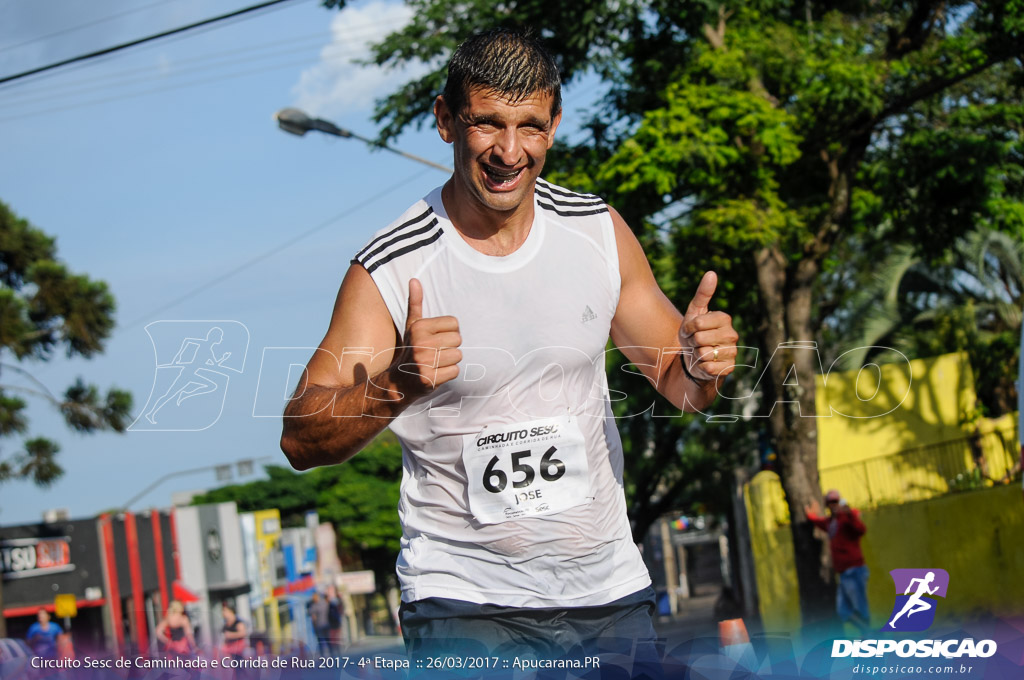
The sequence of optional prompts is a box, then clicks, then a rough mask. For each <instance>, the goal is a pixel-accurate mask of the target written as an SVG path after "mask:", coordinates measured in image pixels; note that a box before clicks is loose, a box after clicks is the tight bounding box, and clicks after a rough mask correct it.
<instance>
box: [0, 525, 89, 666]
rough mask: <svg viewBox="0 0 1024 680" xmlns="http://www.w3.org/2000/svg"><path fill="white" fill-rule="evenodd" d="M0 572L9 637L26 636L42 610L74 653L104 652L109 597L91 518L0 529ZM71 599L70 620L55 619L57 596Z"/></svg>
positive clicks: (67, 618) (4, 613)
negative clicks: (69, 639)
mask: <svg viewBox="0 0 1024 680" xmlns="http://www.w3.org/2000/svg"><path fill="white" fill-rule="evenodd" d="M0 573H2V578H3V616H4V619H5V620H6V623H7V635H8V636H9V637H14V638H24V637H25V634H26V633H27V632H28V628H29V626H31V625H32V623H33V622H34V621H35V620H36V614H37V612H38V611H39V609H46V610H47V611H49V612H50V614H51V617H52V618H53V619H54V620H55V621H56V622H57V623H59V624H60V626H61V628H63V629H65V630H67V631H69V632H70V633H71V637H72V640H73V643H74V645H75V647H76V648H77V649H81V650H103V649H104V648H105V646H106V640H105V635H104V632H105V623H104V607H105V606H106V605H107V603H108V599H107V595H106V592H105V588H104V574H103V560H102V556H101V550H100V538H99V533H98V531H97V526H96V520H95V519H84V520H64V521H59V522H54V523H49V524H47V523H39V524H26V525H21V526H8V527H0ZM69 595H70V596H71V597H73V599H74V607H73V609H76V610H77V612H76V614H75V616H74V618H70V617H66V618H61V617H57V616H55V614H56V599H57V596H64V598H65V599H66V598H67V596H69Z"/></svg>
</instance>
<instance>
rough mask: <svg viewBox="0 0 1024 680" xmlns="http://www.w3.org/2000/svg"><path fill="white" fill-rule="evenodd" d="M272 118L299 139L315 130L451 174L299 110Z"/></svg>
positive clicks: (446, 170)
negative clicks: (356, 140)
mask: <svg viewBox="0 0 1024 680" xmlns="http://www.w3.org/2000/svg"><path fill="white" fill-rule="evenodd" d="M274 118H275V119H277V125H278V127H280V128H281V129H282V130H284V131H285V132H290V133H292V134H293V135H299V136H300V137H301V136H302V135H304V134H306V133H307V132H309V131H310V130H317V131H318V132H323V133H325V134H328V135H334V136H335V137H346V138H347V137H351V138H353V139H358V140H359V141H360V142H363V143H365V144H367V145H369V146H373V147H376V148H378V149H386V150H388V151H390V152H391V153H397V154H398V155H399V156H404V157H406V158H408V159H409V160H413V161H416V162H418V163H423V164H424V165H429V166H430V167H432V168H434V169H435V170H440V171H441V172H445V173H448V174H451V173H452V169H451V168H449V167H447V166H444V165H440V164H438V163H434V162H433V161H428V160H427V159H426V158H421V157H419V156H414V155H413V154H411V153H406V152H405V151H400V150H398V149H395V148H393V147H390V146H388V145H387V144H381V143H380V142H377V141H375V140H372V139H368V138H366V137H363V136H362V135H358V134H356V133H355V132H352V131H351V130H346V129H345V128H342V127H338V126H337V125H335V124H334V123H332V122H330V121H329V120H324V119H323V118H313V117H311V116H310V115H309V114H307V113H306V112H305V111H301V110H299V109H291V108H288V109H281V110H280V111H278V112H277V113H275V114H274Z"/></svg>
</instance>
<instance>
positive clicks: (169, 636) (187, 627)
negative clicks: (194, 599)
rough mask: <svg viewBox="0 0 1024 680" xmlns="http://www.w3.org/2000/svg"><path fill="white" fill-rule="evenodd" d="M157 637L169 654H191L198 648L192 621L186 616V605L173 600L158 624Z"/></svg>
mask: <svg viewBox="0 0 1024 680" xmlns="http://www.w3.org/2000/svg"><path fill="white" fill-rule="evenodd" d="M156 638H157V640H159V641H160V642H161V643H163V645H164V650H165V651H166V652H167V654H168V656H190V655H191V654H192V653H193V651H194V650H195V648H196V640H195V637H194V636H193V633H192V623H191V622H190V621H189V620H188V617H187V616H185V605H183V604H182V603H181V602H179V601H177V600H171V603H170V604H169V605H167V614H166V615H165V616H164V618H163V619H162V620H161V621H160V623H158V624H157V625H156Z"/></svg>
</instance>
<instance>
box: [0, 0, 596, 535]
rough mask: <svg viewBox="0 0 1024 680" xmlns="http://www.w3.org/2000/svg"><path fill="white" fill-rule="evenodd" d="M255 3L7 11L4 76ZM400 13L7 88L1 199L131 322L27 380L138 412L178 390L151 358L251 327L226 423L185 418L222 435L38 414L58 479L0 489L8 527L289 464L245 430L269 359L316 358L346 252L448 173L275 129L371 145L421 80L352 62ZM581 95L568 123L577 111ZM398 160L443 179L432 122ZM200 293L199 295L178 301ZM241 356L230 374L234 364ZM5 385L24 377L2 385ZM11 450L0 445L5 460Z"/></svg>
mask: <svg viewBox="0 0 1024 680" xmlns="http://www.w3.org/2000/svg"><path fill="white" fill-rule="evenodd" d="M249 4H253V3H252V2H250V1H248V0H163V1H162V2H154V1H153V0H111V1H109V2H104V3H82V2H77V1H76V0H48V2H46V3H35V2H24V1H23V0H0V74H2V75H7V74H12V73H17V72H20V71H24V70H27V69H30V68H33V67H36V66H40V65H43V64H47V63H51V62H55V61H59V60H61V59H66V58H69V57H72V56H75V55H78V54H82V53H86V52H90V51H93V50H97V49H100V48H103V47H107V46H109V45H113V44H117V43H120V42H125V41H128V40H132V39H136V38H139V37H142V36H145V35H149V34H152V33H156V32H159V31H163V30H167V29H169V28H173V27H177V26H181V25H184V24H188V23H191V22H194V21H198V20H201V19H205V18H207V17H211V16H216V15H218V14H223V13H226V12H230V11H232V10H235V9H239V8H241V7H245V6H247V5H249ZM408 16H409V14H408V10H407V8H405V7H404V6H403V5H401V4H400V3H396V2H390V1H384V0H371V1H369V2H365V1H364V2H357V3H353V4H352V5H351V6H350V7H348V8H346V9H345V10H344V11H343V12H340V13H339V12H337V11H334V10H327V9H325V8H323V7H321V6H320V4H319V2H317V1H316V0H295V1H294V2H290V3H285V4H284V5H283V6H282V8H278V9H274V10H272V11H267V12H265V13H262V14H260V15H259V16H256V17H251V18H247V19H244V20H241V21H235V22H233V23H231V24H230V25H222V26H220V27H218V28H216V29H207V30H200V31H196V32H192V33H189V34H186V35H184V36H178V37H174V38H171V39H168V40H162V41H157V42H154V43H149V44H147V45H144V46H140V47H136V48H131V49H129V50H125V51H122V52H119V53H117V54H114V55H110V56H107V57H102V58H100V59H97V60H93V61H90V62H87V63H85V64H79V65H74V66H71V67H67V68H62V69H59V70H57V71H53V72H51V73H49V74H45V75H42V76H38V77H32V78H26V79H24V80H21V81H17V82H15V83H10V84H7V85H0V100H2V101H3V102H4V106H3V107H2V108H0V158H2V159H3V160H2V162H0V200H3V201H4V202H6V203H7V204H8V205H9V206H10V207H11V208H12V209H13V210H14V211H15V212H16V213H17V214H19V215H20V216H22V217H25V218H27V219H28V220H29V221H31V222H32V223H33V224H34V225H36V226H37V227H39V228H40V229H42V230H44V231H45V232H47V233H49V234H51V235H53V236H55V237H56V238H57V245H58V250H59V254H60V257H61V259H62V260H63V261H64V262H66V263H67V265H68V266H69V268H70V269H71V270H73V271H76V272H82V273H87V274H89V275H90V276H93V277H95V278H99V279H102V280H105V281H106V282H107V283H108V284H109V285H110V287H111V289H112V291H113V293H114V295H115V296H116V298H117V303H118V312H117V319H118V324H119V325H118V329H117V330H116V331H115V333H114V335H113V337H112V338H111V339H110V340H109V342H108V345H107V349H106V352H105V354H104V355H102V356H100V357H98V358H95V359H93V360H91V361H82V360H76V361H68V360H64V359H63V358H58V359H57V360H55V361H52V362H50V363H48V364H39V365H34V366H29V368H30V369H31V370H32V371H33V373H34V374H35V375H36V376H37V377H38V378H39V379H41V380H42V381H43V382H44V383H45V384H46V385H47V386H48V387H49V388H50V389H51V390H52V391H54V392H57V393H59V392H62V391H63V390H64V389H65V387H66V386H67V385H68V384H69V383H70V382H71V381H72V380H73V379H74V378H75V377H76V376H82V377H83V378H85V379H86V381H88V382H93V383H96V384H98V385H100V386H101V387H103V388H104V389H105V388H106V387H108V386H112V385H113V386H117V387H120V388H123V389H128V390H130V391H131V392H132V393H133V395H134V397H135V415H140V414H141V411H142V409H143V407H144V406H145V405H146V402H147V399H148V398H149V397H150V393H151V392H153V391H154V390H156V391H157V393H156V394H155V395H154V396H155V397H159V396H160V393H161V392H162V391H163V390H164V389H165V388H164V387H163V385H164V384H166V383H164V382H160V383H159V385H158V386H156V387H155V381H159V380H162V379H163V377H160V378H158V376H161V373H160V371H158V370H157V364H158V363H167V362H168V361H169V360H170V358H171V356H172V355H173V354H174V352H175V351H176V350H177V348H178V347H177V346H178V340H177V337H187V336H190V335H194V334H195V333H201V334H205V331H204V326H203V324H201V323H200V324H191V325H190V324H184V323H178V324H177V325H175V324H174V322H181V321H186V320H202V321H211V320H212V321H218V322H220V321H225V322H230V323H229V324H228V325H226V326H225V328H230V329H233V330H237V329H239V328H244V329H245V331H247V333H248V349H247V351H245V352H242V353H244V355H245V356H244V358H245V363H244V365H242V364H241V363H237V364H235V365H234V366H233V368H232V370H230V371H224V374H225V375H226V376H227V378H228V380H229V382H228V383H227V385H226V390H224V389H220V388H218V392H217V393H216V394H217V396H218V397H221V396H222V397H223V411H222V412H220V411H217V409H218V408H219V406H220V404H221V399H219V398H216V399H212V400H211V398H210V397H206V396H204V397H203V398H198V397H197V398H196V399H194V400H192V403H191V404H189V406H190V407H191V409H192V410H191V411H189V413H193V414H196V413H197V412H198V411H203V412H204V413H205V416H203V417H201V418H200V420H202V419H203V418H205V419H206V420H207V421H209V420H214V421H215V422H213V424H212V425H209V426H208V427H205V429H201V430H199V431H167V430H161V431H148V430H147V428H146V427H139V428H138V429H136V430H135V431H131V432H128V433H126V434H124V435H115V434H103V433H101V434H98V435H89V436H83V435H77V434H74V433H72V432H70V431H69V430H67V428H66V427H64V425H63V424H62V421H61V419H60V418H59V417H58V416H57V415H56V413H55V412H54V411H53V409H52V408H49V407H48V406H47V405H46V404H45V403H44V402H42V401H37V402H34V403H33V405H32V409H31V427H30V431H29V433H28V434H29V435H30V436H31V435H45V436H47V437H50V438H52V439H55V440H56V441H58V442H59V443H60V445H61V449H62V450H61V454H60V461H61V464H62V465H63V466H64V468H65V470H66V474H65V476H64V478H63V479H62V480H60V481H59V482H58V483H56V484H55V485H53V486H52V487H51V488H49V489H40V488H38V487H35V486H33V485H31V484H29V483H24V482H15V483H7V484H4V485H3V486H0V524H16V523H24V522H32V521H36V520H38V519H39V518H40V517H41V513H42V512H43V511H44V510H45V509H48V508H68V509H69V511H70V512H71V514H72V516H76V517H80V516H87V515H91V514H94V513H96V512H99V511H102V510H105V509H109V508H112V507H119V506H121V505H122V504H124V503H125V502H126V501H128V500H129V499H130V498H132V497H133V496H135V495H136V494H137V493H138V492H140V491H142V490H143V489H145V488H146V487H147V486H148V485H150V484H151V483H152V482H154V481H156V480H158V479H159V478H161V477H162V476H164V475H167V474H171V473H175V472H179V471H182V470H188V469H192V468H198V467H203V466H207V465H213V464H217V463H227V462H232V461H236V460H239V459H243V458H261V457H265V456H269V457H271V458H272V462H277V463H280V464H286V463H285V460H284V457H283V455H282V454H281V453H280V450H279V448H278V437H279V435H280V421H279V419H277V418H254V417H253V411H254V405H255V403H256V395H257V387H258V373H259V368H260V363H261V359H262V357H263V352H264V348H268V347H310V348H312V347H314V346H315V345H316V344H317V343H318V342H319V340H320V338H321V337H322V335H323V332H324V330H325V329H326V325H327V321H328V319H329V315H330V310H331V307H332V305H333V301H334V296H335V294H336V293H337V287H338V285H339V283H340V281H341V278H342V276H343V275H344V272H345V270H346V268H347V266H348V261H349V258H350V257H351V256H352V254H353V253H354V252H355V251H356V250H358V249H359V248H360V247H361V246H362V245H363V244H364V243H365V241H366V240H367V238H368V237H369V236H370V234H372V233H373V232H374V231H376V230H377V229H379V228H380V227H382V226H384V225H386V224H387V223H388V222H390V221H391V220H392V219H394V218H395V217H396V216H397V215H398V214H400V213H401V212H402V210H403V209H404V208H405V207H406V206H407V205H409V204H410V203H412V202H413V201H415V200H416V199H418V198H419V197H421V196H423V195H424V194H426V193H427V192H428V191H429V190H430V189H431V188H432V187H434V186H436V185H437V184H440V183H441V182H442V181H444V179H445V176H444V175H443V174H442V173H440V172H438V171H436V170H432V169H430V168H428V167H426V166H422V165H419V164H416V163H414V162H411V161H408V160H405V159H402V158H400V157H397V156H394V155H391V154H387V153H381V152H372V151H370V150H369V149H368V148H367V147H366V146H364V145H363V144H361V143H359V142H355V141H352V140H341V139H335V138H331V137H327V136H324V135H317V134H310V135H307V136H306V137H304V138H299V137H295V136H292V135H288V134H285V133H283V132H281V131H280V130H278V128H277V126H276V123H275V122H274V120H273V118H272V116H273V113H274V112H275V111H277V110H278V109H280V108H283V107H286V106H298V107H301V108H304V109H305V110H307V111H309V112H310V113H311V114H313V115H317V116H321V117H324V118H328V119H330V120H332V121H334V122H336V123H338V124H339V125H341V126H343V127H347V128H350V129H352V130H354V131H356V132H359V133H362V134H365V135H366V136H374V135H375V134H376V129H375V127H374V125H373V122H372V120H371V113H372V105H373V101H374V99H375V98H376V97H380V96H383V95H384V94H386V93H388V92H389V91H390V90H391V89H393V88H394V87H395V86H396V85H397V84H399V83H401V82H403V80H404V79H407V78H408V77H410V75H413V74H414V73H415V72H414V71H407V72H404V73H393V72H385V71H382V70H380V69H377V68H371V67H362V66H357V65H354V64H352V63H351V59H352V58H353V57H359V56H365V54H366V53H365V45H366V43H367V41H372V40H374V39H375V38H379V37H382V36H383V35H384V34H385V33H386V32H387V31H390V30H395V29H397V28H399V27H400V26H401V25H402V23H403V22H404V21H406V20H407V18H408ZM573 89H575V90H576V91H578V92H579V91H585V90H586V88H585V87H582V86H581V87H579V88H573ZM573 89H569V90H568V91H567V101H566V113H567V120H566V123H565V124H563V128H562V129H563V130H570V129H571V128H572V127H573V115H572V114H573V112H574V110H575V109H578V108H579V107H580V106H582V105H583V104H585V102H583V101H580V100H579V97H578V96H577V97H576V98H575V99H574V98H573ZM395 145H396V146H398V147H400V148H402V149H404V150H406V151H409V152H412V153H415V154H418V155H421V156H424V157H426V158H429V159H431V160H433V161H436V162H440V163H443V164H450V160H451V159H450V151H449V149H448V147H447V146H446V145H444V143H443V142H441V141H440V139H439V138H438V137H437V134H436V132H435V131H434V130H433V128H430V127H427V128H424V129H423V130H411V131H409V132H408V133H407V134H405V135H404V136H403V137H401V138H400V139H398V140H397V141H396V142H395ZM317 227H321V228H319V229H317ZM314 229H316V231H315V233H313V234H312V235H310V236H308V237H306V238H303V239H301V240H298V241H297V242H293V241H295V239H296V237H297V236H299V235H300V234H302V233H304V232H307V231H310V230H314ZM286 244H287V247H285V246H286ZM256 258H261V259H259V260H258V261H257V262H255V263H254V264H252V265H251V266H249V267H247V268H246V269H244V270H243V271H241V272H239V273H237V274H234V275H232V276H230V277H228V278H227V279H225V280H223V281H220V282H216V283H211V282H215V281H217V279H218V278H220V277H223V275H224V274H225V273H227V272H230V271H232V270H234V269H235V268H237V267H239V266H240V265H243V264H246V263H248V262H250V261H252V260H254V259H256ZM197 288H201V292H200V293H199V294H196V295H193V296H191V297H190V298H189V299H187V300H185V301H182V302H180V303H177V304H174V305H172V306H168V305H169V303H172V302H174V301H175V300H177V299H178V298H180V297H181V296H183V295H185V294H188V293H190V292H192V291H194V290H196V289H197ZM151 324H152V325H151ZM221 325H224V324H221ZM147 326H148V327H149V329H150V332H152V333H154V337H157V336H159V333H156V331H158V330H160V331H161V332H163V336H162V339H159V338H158V342H157V344H156V345H155V344H154V342H153V341H151V339H150V337H151V336H150V333H147ZM208 327H209V324H207V325H206V328H208ZM176 332H178V336H177V337H176V336H175V333H176ZM242 334H243V335H244V331H243V332H242ZM233 337H235V338H237V337H240V336H237V335H236V336H233ZM232 342H234V343H235V345H234V346H235V351H234V358H233V359H232V362H236V361H238V360H239V358H240V357H239V353H240V351H241V350H240V349H239V346H238V345H237V342H238V341H237V340H233V341H232ZM161 343H162V344H161ZM168 344H170V345H174V347H173V348H172V349H170V350H168V349H167V346H168ZM224 348H226V345H224V346H222V348H221V349H222V350H223V349H224ZM168 352H170V355H168V354H167V353H168ZM297 354H298V355H302V354H303V350H299V351H298V352H297ZM305 354H306V355H308V351H305ZM0 359H2V360H4V361H9V360H10V357H0ZM303 361H304V359H303ZM227 363H228V362H226V363H225V365H227ZM2 377H3V381H4V382H11V381H12V380H13V377H12V376H11V374H10V372H9V371H8V372H6V373H4V374H3V376H2ZM164 377H165V376H164ZM259 389H260V390H263V389H266V385H265V384H264V385H261V386H260V387H259ZM264 394H266V393H264V392H261V395H264ZM186 404H188V402H186ZM173 410H174V409H173V407H172V406H168V407H165V409H163V410H162V413H163V414H164V415H165V416H169V415H170V412H171V411H173ZM182 413H184V411H183V412H182ZM217 413H220V415H219V417H218V416H217ZM195 422H196V423H199V422H200V421H199V420H197V421H195ZM150 429H152V428H150ZM172 429H173V428H172ZM193 429H198V428H193ZM16 445H17V441H16V440H11V439H8V440H5V441H4V442H3V453H4V454H9V453H11V452H12V451H13V450H14V448H15V447H16ZM254 478H255V477H249V478H247V479H254ZM217 485H218V483H217V482H216V479H215V476H214V473H213V472H212V471H211V472H202V473H196V474H191V475H186V476H180V477H176V478H174V479H171V480H168V481H167V482H165V483H163V484H161V485H159V486H158V487H157V488H156V489H154V490H153V492H151V493H149V494H147V495H146V496H145V497H143V498H142V499H140V501H139V502H138V503H136V504H135V505H133V506H132V507H133V509H142V508H145V507H153V506H157V507H162V506H167V505H169V503H170V495H171V493H172V492H174V491H183V490H190V489H202V488H212V487H214V486H217Z"/></svg>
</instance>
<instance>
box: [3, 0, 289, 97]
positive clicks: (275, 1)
mask: <svg viewBox="0 0 1024 680" xmlns="http://www.w3.org/2000/svg"><path fill="white" fill-rule="evenodd" d="M294 1H295V0H267V1H266V2H261V3H259V4H257V5H250V6H249V7H243V8H242V9H239V10H235V11H234V12H228V13H227V14H221V15H220V16H216V17H211V18H209V19H203V20H202V21H196V22H194V23H191V24H188V25H187V26H179V27H178V28H172V29H170V30H167V31H162V32H160V33H155V34H153V35H149V36H146V37H145V38H139V39H137V40H132V41H130V42H126V43H121V44H119V45H114V46H112V47H105V48H103V49H102V50H96V51H95V52H89V53H88V54H80V55H78V56H77V57H71V58H70V59H64V60H62V61H58V62H54V63H52V64H47V65H46V66H39V67H37V68H34V69H29V70H28V71H22V72H21V73H15V74H13V75H9V76H4V77H2V78H0V85H4V84H6V83H10V82H14V81H15V80H20V79H21V78H27V77H28V76H34V75H38V74H40V73H45V72H46V71H52V70H53V69H56V68H60V67H62V66H69V65H71V64H76V63H79V62H82V61H86V60H88V59H95V58H96V57H102V56H104V55H107V54H113V53H114V52H119V51H121V50H124V49H127V48H129V47H135V46H137V45H142V44H143V43H148V42H152V41H154V40H159V39H160V38H166V37H168V36H172V35H176V34H178V33H184V32H185V31H191V30H193V29H196V28H200V27H202V26H209V25H210V24H214V23H217V22H220V21H225V20H227V19H234V18H235V17H239V16H242V15H244V14H249V13H250V12H255V11H258V10H261V9H266V8H267V7H272V6H273V5H280V4H281V3H285V2H294Z"/></svg>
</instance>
